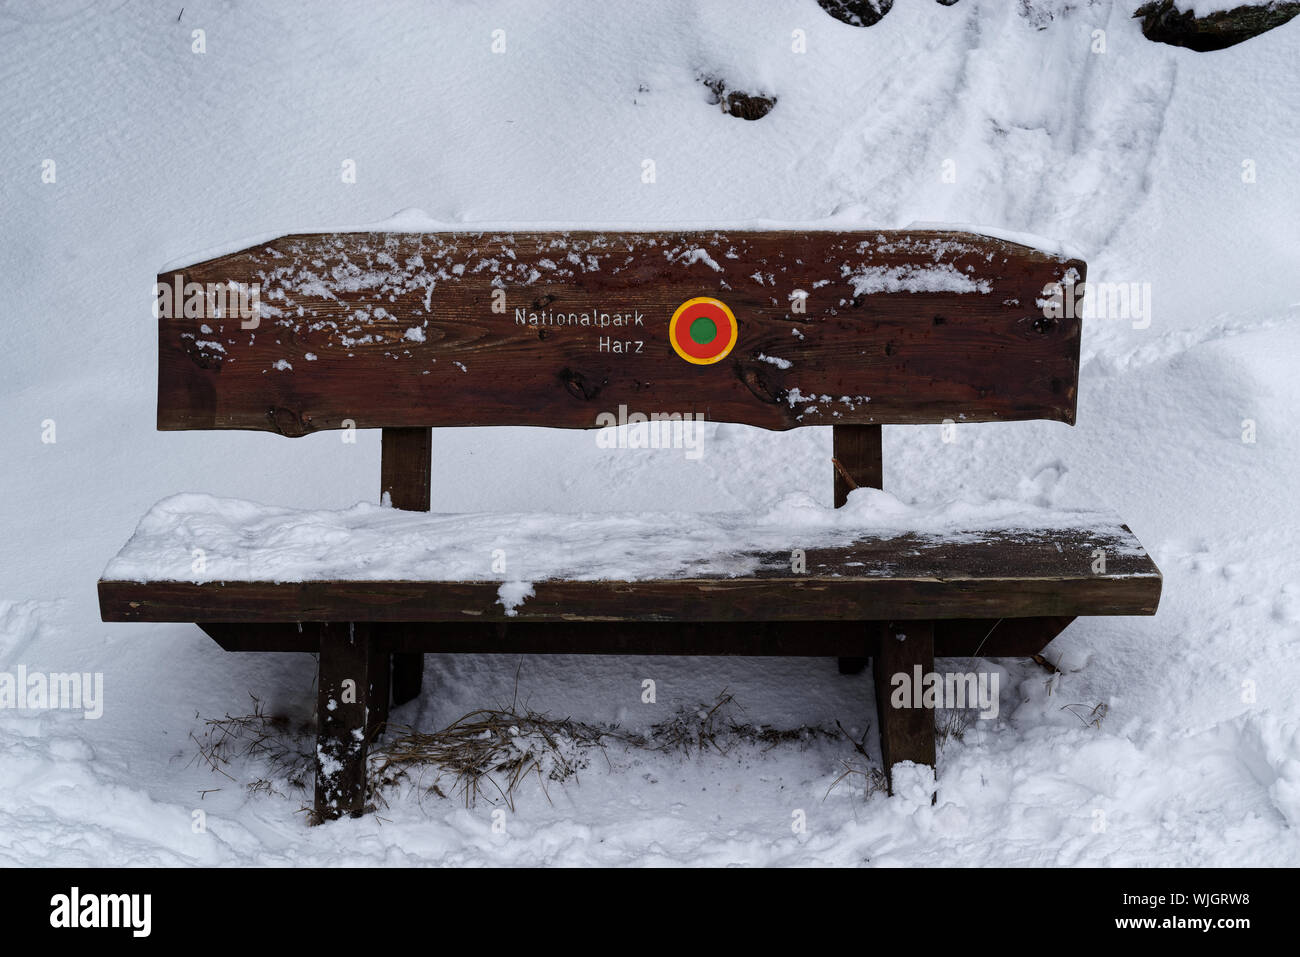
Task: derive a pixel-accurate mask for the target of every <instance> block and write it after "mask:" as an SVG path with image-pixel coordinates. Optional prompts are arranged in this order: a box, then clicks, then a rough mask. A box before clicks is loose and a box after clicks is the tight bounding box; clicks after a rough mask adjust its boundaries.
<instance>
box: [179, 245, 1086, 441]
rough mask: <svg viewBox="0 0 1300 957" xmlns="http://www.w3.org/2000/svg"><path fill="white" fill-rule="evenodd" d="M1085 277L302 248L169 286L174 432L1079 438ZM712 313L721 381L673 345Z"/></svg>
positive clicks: (226, 264) (850, 258)
mask: <svg viewBox="0 0 1300 957" xmlns="http://www.w3.org/2000/svg"><path fill="white" fill-rule="evenodd" d="M1072 278H1077V279H1079V280H1083V279H1084V278H1085V265H1084V263H1082V262H1080V261H1078V260H1070V259H1066V258H1064V257H1061V256H1057V255H1053V254H1048V253H1044V252H1041V251H1039V250H1035V249H1032V248H1030V247H1027V246H1022V245H1018V244H1015V243H1010V242H1005V241H1002V240H998V239H992V238H988V237H984V236H976V235H972V234H968V233H959V232H939V231H910V232H906V231H877V230H872V231H867V232H837V231H829V230H827V231H816V230H814V231H783V232H744V231H732V232H724V231H699V232H684V233H665V232H658V233H655V232H638V233H618V232H607V233H597V232H571V233H468V232H464V233H344V234H327V235H303V236H286V237H284V238H281V239H278V240H275V241H273V242H269V243H263V244H259V245H258V246H255V247H252V248H250V249H246V250H243V251H241V252H238V253H233V254H231V255H227V256H222V257H220V258H218V259H212V260H208V261H206V262H202V263H197V264H195V265H192V266H188V267H186V268H184V269H180V270H177V271H174V272H167V273H164V274H162V275H160V276H159V285H160V288H164V289H166V290H168V293H167V296H168V298H174V299H175V300H176V303H175V304H173V303H170V302H163V303H162V305H161V306H160V310H159V311H160V318H159V333H160V334H159V389H158V427H159V428H160V429H259V430H267V431H273V432H279V433H281V434H283V435H304V434H307V433H310V432H315V431H318V430H321V429H337V428H342V427H345V426H346V425H347V424H348V423H351V424H354V425H355V426H356V427H358V428H377V427H382V428H392V427H424V426H443V425H539V426H553V427H562V428H593V427H596V426H598V425H601V424H603V421H607V420H602V419H601V418H600V417H601V415H602V414H603V413H607V414H610V415H613V414H616V413H617V412H618V410H619V407H620V406H621V405H625V406H627V408H628V409H630V410H631V411H634V412H641V413H644V414H655V413H660V414H673V413H679V414H680V413H685V414H690V413H698V414H703V415H704V416H705V417H706V418H707V419H709V420H711V421H719V422H739V423H745V424H749V425H755V426H760V427H763V428H767V429H789V428H795V427H798V426H805V425H840V424H868V425H870V424H880V423H891V422H897V423H933V422H940V421H942V420H943V419H945V418H951V419H953V420H956V421H968V422H975V421H991V420H1023V419H1056V420H1060V421H1064V422H1073V421H1074V413H1075V402H1076V386H1077V381H1078V354H1079V335H1080V321H1079V319H1078V318H1059V319H1051V318H1047V317H1045V316H1044V310H1043V308H1042V307H1041V306H1040V305H1039V300H1040V299H1041V298H1042V297H1043V293H1044V289H1045V287H1047V286H1048V285H1049V284H1052V283H1056V282H1058V281H1061V280H1063V279H1072ZM177 282H179V283H180V284H181V286H180V289H181V295H180V296H174V295H173V292H172V291H173V290H175V289H176V288H177V286H176V283H177ZM187 283H193V284H197V285H198V286H199V287H202V288H203V289H204V290H205V292H206V289H207V287H208V286H211V287H212V290H213V293H214V296H215V292H216V290H217V289H218V288H220V289H223V290H228V289H238V288H240V284H242V285H243V288H246V289H251V288H253V287H256V288H257V290H258V293H259V299H260V308H259V310H258V312H257V313H256V314H255V315H251V316H250V318H248V319H244V318H243V317H242V316H241V315H239V314H238V313H237V312H236V311H235V309H234V307H233V306H232V305H231V304H230V303H227V304H226V306H225V308H224V310H222V311H221V314H220V315H216V314H214V313H216V312H217V311H218V310H217V309H216V308H214V307H213V306H212V305H206V306H205V305H204V303H205V300H206V299H207V297H206V295H204V296H197V297H194V308H193V309H191V314H190V315H188V316H186V315H185V314H184V308H183V307H184V305H185V299H186V295H185V284H187ZM232 283H233V284H235V285H234V286H231V284H232ZM954 286H956V287H957V288H956V289H954ZM193 288H194V287H191V289H193ZM961 288H965V289H966V290H967V291H960V289H961ZM804 294H806V295H804ZM700 296H712V297H716V298H718V299H721V300H722V301H723V302H725V303H726V304H727V305H728V306H729V307H730V308H731V310H732V311H733V312H734V314H735V317H736V320H737V325H738V327H739V338H738V340H737V342H736V344H735V346H734V348H733V349H732V351H731V352H730V354H728V355H727V357H726V358H725V359H723V360H722V361H720V362H718V363H716V364H713V365H697V364H692V363H690V362H687V361H685V360H684V359H682V358H681V357H680V356H678V355H677V354H676V353H675V352H674V351H673V349H672V347H671V346H670V344H669V341H668V337H667V333H668V326H669V320H670V319H671V317H672V315H673V313H674V311H675V310H676V309H677V307H678V306H680V305H681V304H682V303H684V302H686V301H687V300H689V299H692V298H696V297H700ZM250 304H251V302H250ZM494 307H495V308H496V310H499V311H494ZM250 312H251V310H250ZM584 313H586V314H587V315H588V316H589V317H590V316H592V315H595V316H596V317H597V319H596V321H597V322H602V321H605V320H602V319H601V318H600V317H601V316H602V315H603V316H605V317H612V316H614V315H618V316H620V317H621V316H630V317H631V324H630V325H617V326H616V325H613V324H612V322H613V320H612V319H608V321H609V322H610V323H611V324H610V325H591V324H588V325H582V324H581V318H580V317H581V316H582V315H583V314H584ZM557 314H560V315H563V316H566V317H567V316H568V315H570V314H572V315H574V316H577V317H579V318H578V320H577V324H573V323H569V322H568V321H567V320H566V321H564V322H561V323H555V322H553V321H552V320H554V318H555V316H556V315H557ZM638 317H639V318H638ZM532 318H536V319H537V324H534V323H533V322H532V321H530V319H532ZM520 320H522V322H521V321H520ZM205 328H206V329H207V330H208V331H206V332H205V331H204V330H205ZM615 342H617V343H619V344H622V343H631V345H629V346H627V347H626V351H618V352H615V351H614V343H615Z"/></svg>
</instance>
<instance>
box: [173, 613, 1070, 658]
mask: <svg viewBox="0 0 1300 957" xmlns="http://www.w3.org/2000/svg"><path fill="white" fill-rule="evenodd" d="M1073 620H1074V619H1072V618H1004V619H997V618H993V619H988V618H979V619H968V618H951V619H942V620H939V621H936V622H935V623H934V653H935V655H936V657H940V658H957V657H961V658H970V657H975V656H976V654H977V653H978V656H979V657H983V658H1001V657H1028V656H1030V655H1035V654H1037V653H1038V652H1040V651H1042V650H1043V648H1044V647H1045V646H1046V645H1047V643H1048V642H1049V641H1051V640H1052V639H1053V638H1055V637H1056V635H1057V634H1059V633H1060V632H1061V630H1062V629H1063V628H1064V627H1065V626H1066V625H1067V624H1069V623H1070V622H1071V621H1073ZM867 624H870V623H864V622H857V621H768V622H727V621H711V622H649V621H583V622H560V623H553V622H510V623H506V622H435V623H422V622H398V623H394V624H389V625H385V626H383V631H382V633H383V635H384V640H385V641H386V642H387V644H388V646H389V648H390V649H392V650H393V651H412V652H418V653H420V654H424V653H426V652H427V653H437V654H453V653H461V652H464V653H473V654H502V655H521V654H545V653H550V654H582V655H751V656H753V655H776V656H787V657H812V658H815V657H822V656H833V655H842V654H845V653H849V652H861V651H862V649H863V648H864V646H865V647H868V648H870V649H871V650H874V648H875V640H874V638H873V637H869V636H868V635H866V634H864V627H865V626H866V625H867ZM880 624H884V623H883V622H881V623H880ZM198 627H199V628H201V629H202V630H203V631H204V632H205V633H206V634H208V635H209V636H210V637H211V638H212V639H213V640H214V641H216V643H217V644H218V645H220V646H221V647H222V648H224V649H225V650H226V651H279V652H286V651H310V652H315V651H317V650H318V648H319V645H320V642H319V639H318V638H317V637H316V635H315V632H314V630H313V629H312V628H311V627H310V626H303V625H301V624H296V623H292V622H276V623H225V622H203V623H201V624H200V625H199V626H198ZM871 634H872V635H874V632H871Z"/></svg>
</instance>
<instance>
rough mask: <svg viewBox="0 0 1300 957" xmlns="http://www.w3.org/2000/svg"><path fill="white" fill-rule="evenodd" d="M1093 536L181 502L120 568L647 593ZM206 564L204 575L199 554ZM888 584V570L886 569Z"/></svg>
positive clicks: (980, 522)
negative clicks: (887, 542) (940, 542)
mask: <svg viewBox="0 0 1300 957" xmlns="http://www.w3.org/2000/svg"><path fill="white" fill-rule="evenodd" d="M1049 529H1086V530H1088V531H1090V532H1094V533H1096V534H1097V535H1098V536H1099V537H1119V538H1123V537H1125V536H1123V534H1122V532H1121V529H1120V521H1119V519H1117V518H1116V517H1115V516H1113V515H1108V514H1105V513H1102V512H1096V511H1089V510H1083V509H1059V508H1048V507H1044V506H1042V505H1038V504H1035V503H1034V502H1031V501H1024V500H1019V499H1001V500H990V501H982V502H946V503H943V504H942V505H932V506H929V507H919V506H910V505H906V504H904V503H902V502H900V501H899V500H898V499H897V498H895V497H894V496H893V495H890V494H889V493H888V492H884V491H880V490H878V489H869V488H864V489H857V490H855V491H854V492H852V493H851V494H850V496H849V502H848V504H847V505H846V506H845V507H843V508H839V509H834V508H829V507H827V506H825V505H823V504H821V503H819V502H818V501H817V500H816V499H814V498H812V497H810V496H808V495H807V494H804V493H790V494H788V495H786V496H785V497H784V498H782V499H780V500H779V501H774V502H772V503H771V504H770V505H769V506H768V507H766V508H763V509H760V510H757V511H754V512H722V513H718V514H703V513H692V512H608V511H604V512H588V513H565V512H522V513H511V512H480V513H425V512H404V511H398V510H395V509H392V508H384V507H383V506H380V505H375V504H370V503H366V502H362V503H358V504H356V505H354V506H352V507H351V508H347V509H336V510H329V511H325V510H308V509H293V508H282V507H276V506H265V505H259V504H257V503H255V502H246V501H241V500H237V499H222V498H214V497H213V496H210V495H195V494H182V495H174V496H171V497H170V498H167V499H164V500H163V501H161V502H159V503H158V504H157V505H156V506H154V507H153V508H152V509H150V510H149V513H148V514H147V515H145V517H144V518H143V519H142V520H141V522H140V526H139V528H138V529H137V530H136V533H135V534H134V535H133V536H132V537H131V539H130V541H128V542H127V544H126V545H125V546H124V547H123V549H122V550H121V552H119V553H118V555H117V556H116V557H114V558H113V560H112V561H110V562H109V564H108V567H107V568H106V569H105V570H104V575H103V577H104V578H107V579H113V580H120V581H191V582H208V581H273V582H297V581H331V580H350V581H356V580H363V581H384V580H391V581H420V580H432V581H475V580H482V579H499V578H501V575H500V574H498V573H496V572H494V571H492V568H491V561H490V559H491V556H492V555H493V554H494V553H495V552H496V551H497V550H500V551H501V552H502V553H503V555H504V556H505V558H506V561H507V567H508V568H509V570H510V575H511V576H512V577H513V578H515V579H519V577H520V573H521V571H522V572H524V573H525V575H526V577H527V579H528V580H531V581H540V580H543V579H551V578H565V579H576V580H581V581H611V580H612V581H636V580H644V579H663V578H681V577H686V576H687V575H688V574H689V575H690V576H691V577H735V576H737V575H747V574H751V573H753V572H754V571H756V570H757V569H758V567H759V565H758V562H759V559H760V555H758V554H756V553H760V552H769V553H772V552H777V553H781V554H783V555H788V554H789V552H790V550H791V549H793V548H804V549H811V548H830V547H835V546H840V545H848V544H850V543H852V542H853V541H855V540H858V539H861V538H865V537H877V538H890V537H894V536H896V535H903V534H907V533H916V534H918V535H920V536H923V537H935V538H938V537H942V538H946V539H956V540H970V539H975V538H979V537H981V536H982V535H984V534H987V533H990V532H1007V531H1009V532H1017V531H1034V530H1049ZM195 549H200V550H201V551H202V552H203V555H204V561H203V563H202V565H201V566H200V567H195V562H194V550H195ZM881 571H887V569H882V570H881Z"/></svg>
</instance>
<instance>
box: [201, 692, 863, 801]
mask: <svg viewBox="0 0 1300 957" xmlns="http://www.w3.org/2000/svg"><path fill="white" fill-rule="evenodd" d="M250 697H252V699H253V712H252V714H248V715H241V716H231V715H229V714H228V715H226V716H225V717H224V718H219V719H214V720H209V721H205V722H204V724H203V732H202V734H195V733H193V732H192V733H191V734H190V738H191V739H192V740H193V741H194V742H195V744H196V745H197V748H198V753H197V755H196V756H195V758H194V760H195V761H199V762H202V763H203V764H206V765H207V766H208V767H209V768H210V769H211V770H212V771H213V772H215V773H218V774H221V775H223V776H224V777H226V778H228V779H229V780H231V781H234V780H235V778H234V777H233V776H232V775H231V774H230V773H229V771H228V770H227V768H228V767H229V766H230V764H231V763H232V762H233V761H235V760H236V759H240V760H255V761H260V762H264V763H265V765H267V768H266V773H264V774H263V775H262V776H259V777H258V778H257V779H256V780H254V781H253V782H251V783H250V784H248V785H247V787H248V789H249V790H250V791H251V792H253V793H255V794H278V793H279V791H278V790H277V789H276V786H275V782H276V781H277V780H281V779H283V780H286V781H287V782H288V784H289V786H290V787H292V788H294V789H297V790H301V791H306V790H307V789H309V788H310V787H311V783H312V779H313V774H314V770H315V746H314V740H315V738H314V735H315V731H314V729H313V728H311V727H310V726H306V725H299V726H297V727H295V726H293V724H292V723H291V722H290V721H289V719H288V718H286V717H284V716H281V715H268V714H267V713H266V712H265V710H264V708H263V706H262V704H261V702H260V701H259V700H258V699H257V698H256V697H255V696H252V695H251V694H250ZM517 697H518V695H517V690H516V700H515V701H514V702H512V703H511V704H510V705H508V706H502V707H498V708H482V709H479V710H477V711H472V712H470V713H469V714H466V715H464V716H462V717H461V718H459V719H457V720H456V721H453V722H452V723H451V724H450V725H448V726H447V727H445V728H443V729H442V730H440V731H432V732H430V731H418V730H415V729H413V728H404V727H398V726H394V725H392V724H390V725H389V727H388V732H387V734H386V736H385V738H386V739H385V740H381V741H379V742H376V743H374V744H372V745H371V747H370V756H369V767H368V778H369V781H368V785H367V790H368V795H367V797H368V802H370V803H373V804H374V805H375V806H384V805H386V804H387V800H386V799H385V797H384V794H385V792H387V791H390V790H392V789H394V788H396V787H399V786H402V785H404V784H405V785H413V786H415V787H416V788H417V789H418V790H419V791H420V793H422V794H431V795H434V796H437V797H440V798H450V797H457V798H458V799H459V800H463V801H464V802H465V805H466V806H467V807H471V806H473V805H474V804H475V803H477V802H478V801H480V800H485V801H488V802H489V803H492V804H496V803H504V804H505V805H506V806H508V807H509V808H510V809H511V810H513V809H514V801H515V796H516V795H517V794H518V793H519V789H520V787H521V786H522V785H523V784H524V783H525V782H526V781H528V780H530V779H532V778H535V779H536V780H537V783H538V785H539V786H540V787H541V789H542V792H543V794H545V795H546V798H547V800H548V801H549V800H550V793H549V787H550V785H551V784H552V783H560V784H563V783H565V782H567V781H569V780H571V779H574V778H576V777H577V776H578V774H579V772H580V771H582V770H584V769H585V768H587V767H589V766H590V763H591V760H592V758H593V757H594V756H596V755H599V756H600V757H601V758H603V759H604V760H605V763H606V766H607V767H609V768H611V769H612V768H613V763H612V762H611V761H610V760H609V755H608V753H607V749H608V747H609V745H611V744H618V745H622V746H624V747H625V748H626V749H629V750H632V749H636V750H644V751H651V752H657V753H660V754H673V753H681V754H683V755H686V756H690V755H697V756H698V755H701V754H704V753H706V752H712V753H716V754H719V755H725V754H728V753H729V752H731V751H732V750H733V749H735V748H736V747H737V746H738V745H748V746H758V747H761V748H762V750H763V751H764V752H766V751H770V750H771V749H773V748H775V747H778V746H780V745H786V744H798V745H799V746H801V747H802V746H806V745H807V744H808V743H810V742H814V741H826V742H832V741H836V740H839V739H840V738H841V737H843V738H845V739H846V740H849V741H850V742H851V743H852V744H853V747H854V749H855V752H856V754H857V755H858V757H857V758H855V759H853V760H851V761H849V760H846V761H842V762H841V764H842V766H843V768H844V770H843V773H842V774H841V775H840V776H839V777H838V778H837V779H836V780H835V782H834V783H833V784H832V785H831V788H830V790H834V788H835V787H837V786H838V785H839V784H840V783H841V782H842V781H844V780H845V779H847V778H850V777H854V776H860V777H862V778H863V781H864V787H865V792H866V795H868V796H869V795H871V794H872V793H874V792H875V791H876V790H883V789H884V780H885V779H884V774H883V772H881V770H880V769H879V768H878V767H876V766H874V765H873V763H872V761H871V758H870V757H869V755H868V754H867V752H866V750H865V747H864V746H863V742H859V741H853V739H851V738H849V736H848V734H847V733H845V732H844V729H843V728H842V727H839V725H838V722H837V725H836V727H837V729H838V730H831V729H827V728H821V727H808V726H803V727H799V728H792V729H780V728H771V727H757V726H755V725H753V724H751V723H749V722H747V721H745V720H743V715H744V712H743V709H741V708H740V706H739V705H738V704H737V703H736V700H735V698H734V696H733V695H732V694H731V693H730V692H728V691H726V690H724V691H722V693H720V694H719V695H718V697H717V698H716V699H715V700H714V701H713V702H712V703H710V704H701V705H700V706H698V707H695V708H683V709H680V710H679V711H677V712H676V713H675V714H673V715H672V716H671V717H669V718H667V719H665V720H664V721H661V722H659V723H658V724H655V725H653V726H652V727H651V728H650V730H649V732H648V733H647V734H637V733H633V732H630V731H627V730H626V729H623V728H620V727H618V726H615V725H595V724H587V723H584V722H581V721H575V720H573V719H572V718H568V717H565V718H553V717H551V716H549V715H546V714H541V713H538V712H535V711H532V710H530V709H527V708H522V709H521V708H520V707H519V706H518V702H517ZM863 741H865V736H864V739H863ZM830 790H828V791H827V793H828V794H829V793H830Z"/></svg>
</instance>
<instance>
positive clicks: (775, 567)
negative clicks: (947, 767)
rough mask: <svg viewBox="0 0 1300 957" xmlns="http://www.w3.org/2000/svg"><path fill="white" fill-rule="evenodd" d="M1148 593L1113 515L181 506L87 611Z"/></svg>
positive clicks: (741, 614)
mask: <svg viewBox="0 0 1300 957" xmlns="http://www.w3.org/2000/svg"><path fill="white" fill-rule="evenodd" d="M796 550H801V551H802V560H803V565H802V566H800V564H799V560H798V558H799V556H798V555H797V554H796ZM801 568H802V570H800V569H801ZM1160 584H1161V580H1160V573H1159V571H1158V570H1156V568H1155V565H1154V564H1153V563H1152V562H1151V560H1150V558H1148V557H1147V554H1146V552H1145V551H1144V550H1143V549H1142V547H1141V545H1140V544H1139V543H1138V541H1137V540H1136V538H1134V536H1133V535H1132V533H1131V532H1130V531H1129V530H1128V528H1127V527H1125V526H1124V525H1122V524H1120V523H1119V521H1118V520H1117V519H1115V518H1114V517H1113V516H1110V515H1108V514H1105V513H1099V512H1093V511H1062V510H1055V509H1045V508H1041V507H1037V506H1032V505H1027V504H1025V503H1023V502H1015V501H989V502H983V503H951V504H947V505H943V506H936V507H932V508H921V507H916V506H908V505H904V504H903V503H901V502H899V501H898V500H897V499H896V498H894V497H893V496H891V495H889V494H888V493H885V492H882V491H878V490H875V489H861V490H858V491H856V492H854V493H853V494H852V495H851V496H850V499H849V503H848V505H846V506H845V507H844V508H841V509H831V508H828V507H824V506H821V505H818V504H817V503H816V502H814V501H813V500H812V499H811V498H808V497H806V496H791V497H787V498H785V499H782V500H781V501H779V502H776V503H774V504H773V505H772V506H770V507H769V508H768V509H766V510H765V511H761V512H758V513H749V512H746V513H724V514H716V513H696V512H675V513H664V512H640V513H636V512H600V513H572V514H563V513H560V514H557V513H472V514H439V513H427V512H406V511H400V510H396V509H392V508H385V507H382V506H378V505H370V504H359V505H355V506H353V507H352V508H348V509H342V510H305V509H295V508H282V507H274V506H267V505H261V504H257V503H253V502H246V501H240V500H235V499H222V498H214V497H212V496H207V495H194V494H186V495H176V496H173V497H171V498H167V499H164V500H163V501H162V502H159V503H158V504H157V505H156V506H154V508H153V509H151V510H150V511H149V513H148V514H147V515H145V517H144V518H143V520H142V521H141V522H140V525H139V528H138V529H137V530H136V532H135V534H134V535H133V536H132V538H131V539H130V541H128V542H127V544H126V545H125V546H124V547H123V549H122V550H121V552H120V553H119V554H118V555H117V556H116V557H115V558H114V559H113V560H112V561H111V562H110V563H109V565H108V567H107V569H106V570H105V572H104V575H103V578H102V580H101V582H100V599H101V609H102V611H103V614H104V618H105V620H106V621H197V622H202V621H230V622H237V621H331V620H332V621H339V620H357V621H363V620H366V621H474V620H476V621H485V620H506V619H511V620H520V621H524V620H536V621H564V620H623V621H637V620H695V621H710V620H717V621H726V620H735V621H740V620H831V619H846V618H849V619H853V618H856V619H862V620H873V619H881V618H890V617H900V618H904V617H918V616H924V617H928V618H958V617H982V616H987V615H990V614H991V615H993V616H995V617H1000V616H1010V615H1012V614H1014V615H1023V616H1033V615H1076V614H1090V615H1098V614H1114V615H1132V614H1151V613H1153V612H1154V610H1155V607H1156V604H1157V602H1158V599H1159V594H1160Z"/></svg>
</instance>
